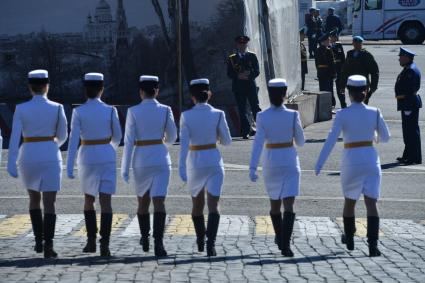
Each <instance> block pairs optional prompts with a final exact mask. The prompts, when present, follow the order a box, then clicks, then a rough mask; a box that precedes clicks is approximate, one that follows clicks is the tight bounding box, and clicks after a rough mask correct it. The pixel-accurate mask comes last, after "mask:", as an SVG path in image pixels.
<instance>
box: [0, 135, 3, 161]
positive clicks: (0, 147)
mask: <svg viewBox="0 0 425 283" xmlns="http://www.w3.org/2000/svg"><path fill="white" fill-rule="evenodd" d="M2 150H3V137H2V136H1V129H0V164H1V152H2Z"/></svg>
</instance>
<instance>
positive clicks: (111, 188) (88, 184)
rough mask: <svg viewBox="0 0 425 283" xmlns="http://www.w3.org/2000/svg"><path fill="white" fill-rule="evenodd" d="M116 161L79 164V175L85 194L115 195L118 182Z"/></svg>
mask: <svg viewBox="0 0 425 283" xmlns="http://www.w3.org/2000/svg"><path fill="white" fill-rule="evenodd" d="M115 167H116V164H115V162H109V163H101V164H79V165H78V176H79V178H80V186H81V191H82V192H83V193H84V194H87V195H91V196H97V195H98V193H104V194H109V195H113V194H115V190H116V184H117V173H116V168H115Z"/></svg>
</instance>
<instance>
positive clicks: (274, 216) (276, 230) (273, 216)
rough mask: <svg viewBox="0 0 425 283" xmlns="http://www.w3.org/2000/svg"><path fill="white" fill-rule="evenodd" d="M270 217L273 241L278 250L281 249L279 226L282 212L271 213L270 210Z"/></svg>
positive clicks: (280, 225)
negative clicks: (273, 235)
mask: <svg viewBox="0 0 425 283" xmlns="http://www.w3.org/2000/svg"><path fill="white" fill-rule="evenodd" d="M270 218H271V219H272V224H273V229H274V234H275V237H274V242H275V244H277V247H278V248H279V250H281V249H282V241H281V238H282V235H281V231H280V230H281V227H282V213H279V214H272V213H271V212H270Z"/></svg>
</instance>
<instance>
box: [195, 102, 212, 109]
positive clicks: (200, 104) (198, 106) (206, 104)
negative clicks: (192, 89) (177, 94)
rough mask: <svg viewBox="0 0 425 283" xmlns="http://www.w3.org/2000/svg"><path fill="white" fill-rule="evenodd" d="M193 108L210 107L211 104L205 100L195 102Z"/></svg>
mask: <svg viewBox="0 0 425 283" xmlns="http://www.w3.org/2000/svg"><path fill="white" fill-rule="evenodd" d="M193 108H194V109H205V108H211V105H209V104H208V103H206V102H205V103H196V104H195V106H194V107H193Z"/></svg>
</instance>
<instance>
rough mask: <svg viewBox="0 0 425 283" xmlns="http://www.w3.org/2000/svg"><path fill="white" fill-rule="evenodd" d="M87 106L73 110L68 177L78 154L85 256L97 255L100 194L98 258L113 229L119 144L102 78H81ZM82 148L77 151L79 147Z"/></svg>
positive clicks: (117, 125) (117, 126)
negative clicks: (88, 254)
mask: <svg viewBox="0 0 425 283" xmlns="http://www.w3.org/2000/svg"><path fill="white" fill-rule="evenodd" d="M84 87H85V94H86V97H87V102H86V103H84V104H83V105H81V106H79V107H77V108H75V109H74V111H73V114H72V121H71V133H70V137H69V146H68V162H67V173H68V177H69V178H70V179H73V178H74V173H73V170H74V163H75V159H76V155H77V151H78V159H77V163H78V175H79V178H80V184H81V191H82V192H83V193H84V219H85V223H86V230H87V244H86V246H85V247H84V248H83V252H84V253H95V252H96V234H97V223H96V210H95V207H94V202H95V198H96V196H97V195H98V194H99V202H100V209H101V216H100V231H99V234H100V236H101V239H100V255H101V256H110V255H111V253H110V251H109V240H110V235H111V225H112V206H111V196H112V195H113V194H115V191H116V182H117V181H116V149H117V147H118V146H119V143H120V141H121V136H122V134H121V126H120V123H119V120H118V113H117V110H116V109H115V107H113V106H109V105H106V104H105V103H103V102H102V101H101V100H100V98H101V96H102V94H103V74H100V73H88V74H86V75H85V76H84ZM80 138H81V146H80V148H79V149H78V144H79V143H80Z"/></svg>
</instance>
